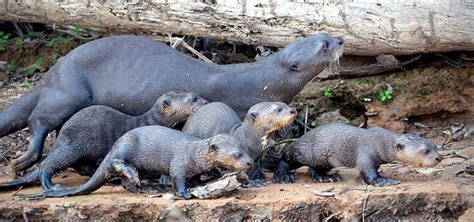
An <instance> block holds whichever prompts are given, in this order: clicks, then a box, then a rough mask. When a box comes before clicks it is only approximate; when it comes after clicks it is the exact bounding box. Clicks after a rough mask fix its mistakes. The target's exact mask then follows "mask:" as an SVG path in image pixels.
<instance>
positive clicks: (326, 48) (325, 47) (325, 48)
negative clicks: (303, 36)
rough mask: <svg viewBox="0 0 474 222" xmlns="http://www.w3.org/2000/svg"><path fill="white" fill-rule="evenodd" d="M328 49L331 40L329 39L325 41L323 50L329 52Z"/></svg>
mask: <svg viewBox="0 0 474 222" xmlns="http://www.w3.org/2000/svg"><path fill="white" fill-rule="evenodd" d="M328 49H329V42H328V41H324V43H323V50H324V51H325V52H327V51H328Z"/></svg>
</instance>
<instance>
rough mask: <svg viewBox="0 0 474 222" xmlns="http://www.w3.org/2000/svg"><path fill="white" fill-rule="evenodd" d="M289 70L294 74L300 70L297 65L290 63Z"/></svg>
mask: <svg viewBox="0 0 474 222" xmlns="http://www.w3.org/2000/svg"><path fill="white" fill-rule="evenodd" d="M290 69H291V71H295V72H296V71H299V70H300V68H299V66H298V63H291V65H290Z"/></svg>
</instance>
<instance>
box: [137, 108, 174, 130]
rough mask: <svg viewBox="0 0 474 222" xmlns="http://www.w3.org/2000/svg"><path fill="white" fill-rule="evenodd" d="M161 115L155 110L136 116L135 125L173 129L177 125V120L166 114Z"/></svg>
mask: <svg viewBox="0 0 474 222" xmlns="http://www.w3.org/2000/svg"><path fill="white" fill-rule="evenodd" d="M157 113H161V112H159V111H158V110H156V109H155V108H152V109H150V110H148V111H147V112H146V113H144V114H142V115H140V116H136V117H135V118H134V121H133V122H134V124H135V125H136V126H149V125H160V126H165V127H173V125H174V124H176V122H175V120H174V119H173V118H171V117H169V116H167V115H166V114H161V115H158V114H157Z"/></svg>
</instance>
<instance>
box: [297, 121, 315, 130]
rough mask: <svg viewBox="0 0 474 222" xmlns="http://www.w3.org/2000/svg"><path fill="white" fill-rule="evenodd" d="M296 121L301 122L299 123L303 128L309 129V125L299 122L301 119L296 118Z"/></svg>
mask: <svg viewBox="0 0 474 222" xmlns="http://www.w3.org/2000/svg"><path fill="white" fill-rule="evenodd" d="M296 122H297V123H299V124H301V125H303V127H304V128H306V129H309V130H311V127H309V126H308V125H307V124H305V123H303V122H301V120H299V119H296Z"/></svg>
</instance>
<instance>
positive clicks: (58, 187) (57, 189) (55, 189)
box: [49, 184, 66, 191]
mask: <svg viewBox="0 0 474 222" xmlns="http://www.w3.org/2000/svg"><path fill="white" fill-rule="evenodd" d="M65 189H66V188H65V187H64V186H62V185H60V184H54V186H52V187H51V188H50V189H49V190H50V191H62V190H65Z"/></svg>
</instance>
